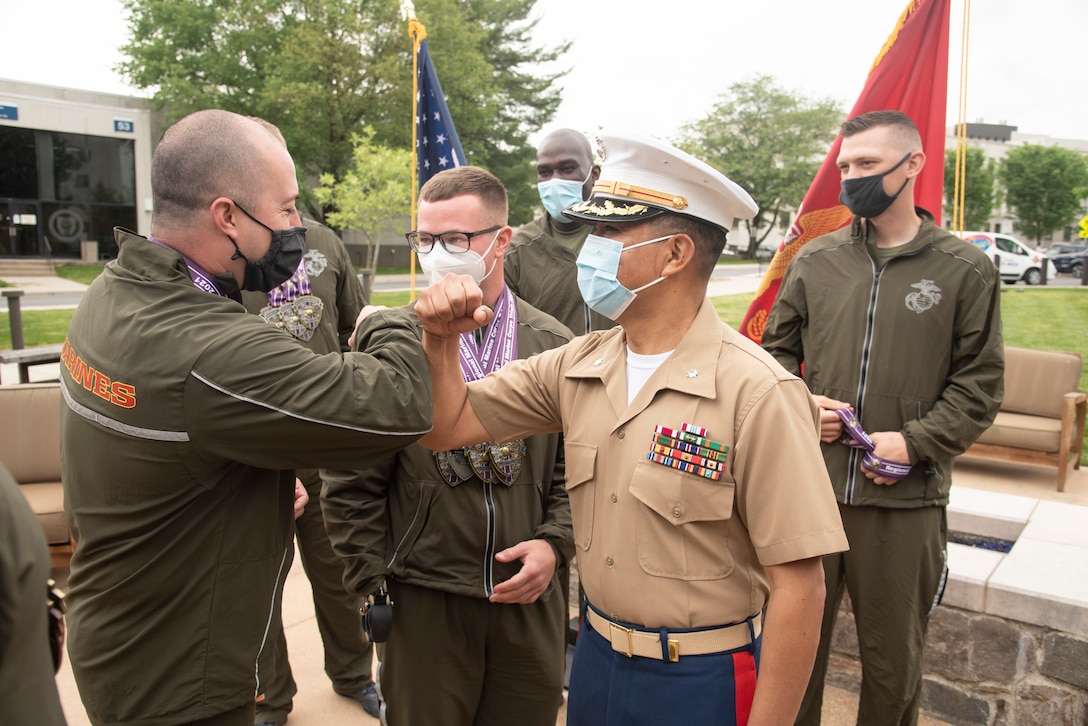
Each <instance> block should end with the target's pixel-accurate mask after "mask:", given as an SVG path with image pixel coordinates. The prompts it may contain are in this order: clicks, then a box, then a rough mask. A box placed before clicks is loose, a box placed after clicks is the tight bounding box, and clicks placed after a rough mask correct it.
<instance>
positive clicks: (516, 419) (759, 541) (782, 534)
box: [469, 301, 847, 628]
mask: <svg viewBox="0 0 1088 726" xmlns="http://www.w3.org/2000/svg"><path fill="white" fill-rule="evenodd" d="M469 396H470V400H471V403H472V406H473V409H474V410H475V412H476V415H477V417H478V418H479V419H480V421H482V422H485V426H486V427H487V429H488V432H489V433H490V434H491V435H492V437H494V438H495V439H496V440H507V439H512V438H517V437H521V436H526V435H528V434H531V433H535V432H540V431H558V430H561V431H563V434H564V439H565V449H566V460H567V489H568V491H569V494H570V506H571V514H572V517H573V520H574V538H575V546H576V553H575V554H576V564H577V565H578V571H579V576H580V578H581V583H582V586H583V587H584V588H585V591H586V596H587V598H588V599H589V601H590V602H591V603H593V605H594V606H596V607H597V608H599V609H601V610H602V611H603V612H605V613H606V614H608V615H610V616H611V617H613V618H615V619H618V620H623V621H627V622H630V623H635V624H639V625H642V626H645V627H650V628H657V627H667V628H699V627H712V626H717V625H724V624H728V623H735V622H740V621H742V620H744V619H745V618H747V617H750V616H752V615H754V614H756V613H758V612H759V611H760V610H761V609H762V608H763V607H764V605H765V603H766V601H767V597H768V594H769V585H768V580H767V576H766V573H765V570H764V567H765V566H768V565H778V564H783V563H787V562H792V561H796V560H801V559H806V558H810V557H818V556H821V555H825V554H830V553H833V552H840V551H843V550H845V549H846V548H847V542H846V536H845V534H844V533H843V530H842V522H841V520H840V518H839V513H838V508H837V505H836V503H835V497H834V494H833V492H832V489H831V483H830V481H829V480H828V476H827V472H826V470H825V468H824V466H823V458H822V456H821V454H820V446H819V436H818V428H817V408H816V405H815V403H814V402H813V401H812V399H811V397H810V396H809V393H808V390H807V389H806V387H805V384H804V383H803V382H802V381H801V380H800V379H797V378H795V377H794V376H792V375H790V374H789V373H787V372H786V371H785V370H784V369H783V368H782V367H781V366H779V365H778V364H777V363H776V362H775V361H774V360H773V359H772V358H771V357H770V356H769V355H768V354H767V353H765V352H764V351H762V350H761V349H760V348H759V347H758V346H757V345H756V344H754V343H753V342H751V341H749V340H748V339H747V338H744V337H743V336H741V335H740V334H739V333H737V332H736V331H735V330H733V329H732V328H730V327H728V326H727V325H725V324H724V323H722V322H721V321H720V320H719V318H718V316H717V313H716V312H715V310H714V307H713V305H712V304H711V303H710V302H709V301H705V302H704V303H703V305H702V307H701V309H700V310H699V313H698V315H697V316H696V318H695V320H694V321H693V322H692V325H691V327H690V329H689V330H688V331H687V333H686V334H685V336H684V338H683V340H682V341H681V342H680V344H679V346H677V348H676V350H675V351H674V352H673V354H672V355H671V356H670V357H669V358H668V359H667V360H666V361H665V362H664V363H663V364H662V365H661V367H660V368H659V369H658V370H657V371H656V372H655V373H654V374H653V375H652V376H651V378H650V379H649V381H647V383H646V385H645V386H644V387H643V389H642V390H641V391H640V392H639V393H638V394H637V395H636V396H635V398H634V401H633V402H632V403H631V405H628V404H627V390H626V336H625V335H624V332H623V330H622V328H614V329H612V330H608V331H603V332H596V333H590V334H587V335H585V336H582V337H580V338H576V339H575V340H573V341H572V342H571V343H570V344H568V345H565V346H563V347H562V348H558V349H555V350H551V351H546V352H544V353H542V354H540V355H538V356H534V357H533V358H530V359H528V360H519V361H514V362H512V363H510V364H509V365H507V366H506V367H504V368H503V369H502V370H501V371H498V372H497V373H494V374H492V375H490V376H488V377H486V378H484V379H482V380H479V381H475V382H473V383H471V384H470V385H469ZM684 423H688V424H693V425H696V426H701V427H704V428H706V430H707V431H706V437H707V438H709V439H711V440H713V441H716V442H720V443H722V444H725V445H727V446H728V447H729V449H728V454H727V456H726V459H725V470H724V472H723V476H722V477H721V479H720V480H719V481H712V480H710V479H707V478H705V477H702V476H699V475H697V474H694V473H689V472H685V471H680V470H677V469H674V468H670V467H667V466H665V465H663V464H659V463H657V462H654V461H651V460H649V459H648V458H647V454H648V453H649V452H650V450H651V448H652V446H653V437H654V427H655V426H657V425H662V426H666V427H669V428H671V429H679V428H680V427H681V425H682V424H684Z"/></svg>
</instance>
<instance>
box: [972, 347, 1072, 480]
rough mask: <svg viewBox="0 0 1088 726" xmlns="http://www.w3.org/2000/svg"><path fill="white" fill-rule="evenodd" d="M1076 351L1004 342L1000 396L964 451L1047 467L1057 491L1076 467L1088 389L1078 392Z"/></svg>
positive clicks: (979, 455) (974, 454) (973, 454)
mask: <svg viewBox="0 0 1088 726" xmlns="http://www.w3.org/2000/svg"><path fill="white" fill-rule="evenodd" d="M1081 365H1082V361H1081V357H1080V354H1079V353H1061V352H1056V351H1046V350H1030V349H1028V348H1015V347H1011V346H1006V347H1005V398H1004V400H1003V401H1002V403H1001V410H1000V411H999V412H998V414H997V418H996V419H995V420H994V424H993V426H991V427H990V428H989V429H988V430H987V431H986V432H985V433H983V434H982V436H981V437H979V439H978V441H976V442H975V444H974V445H973V446H971V448H969V449H968V450H967V451H966V453H965V454H964V456H978V457H985V458H990V459H1002V460H1005V461H1018V462H1023V463H1027V464H1041V465H1044V466H1053V467H1055V468H1056V469H1057V473H1058V491H1059V492H1061V491H1065V479H1066V476H1067V475H1068V473H1069V468H1070V465H1072V468H1074V469H1078V468H1080V458H1081V454H1082V449H1083V446H1084V417H1085V409H1086V408H1088V404H1086V400H1088V394H1085V393H1084V392H1081V391H1078V390H1077V389H1078V387H1079V385H1080V374H1081Z"/></svg>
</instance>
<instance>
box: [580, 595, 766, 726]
mask: <svg viewBox="0 0 1088 726" xmlns="http://www.w3.org/2000/svg"><path fill="white" fill-rule="evenodd" d="M583 607H584V606H583ZM761 643H762V640H761V638H756V641H755V643H753V644H752V645H750V646H746V647H744V648H739V649H737V650H732V651H727V652H723V653H712V654H709V655H689V656H681V657H680V660H679V661H678V662H676V663H672V662H669V661H661V660H654V659H652V658H639V657H637V656H636V657H633V658H628V657H627V656H625V655H624V654H622V653H617V652H616V651H614V650H612V645H611V643H609V642H608V641H607V640H606V639H605V638H603V637H602V636H601V635H599V634H598V633H597V631H595V630H593V629H592V628H591V627H589V626H588V625H587V624H586V622H585V618H583V619H582V626H581V628H580V629H579V631H578V642H577V644H576V645H575V648H574V662H573V663H572V665H571V673H570V691H569V694H568V698H567V726H644V725H645V726H650V725H651V724H652V725H653V726H659V725H660V724H668V723H676V724H685V726H702V725H703V724H706V725H709V724H714V726H744V724H746V723H748V715H749V713H750V712H751V709H752V700H753V698H754V696H755V690H756V671H757V669H758V667H759V649H760V645H761Z"/></svg>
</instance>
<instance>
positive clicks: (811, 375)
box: [762, 208, 1005, 507]
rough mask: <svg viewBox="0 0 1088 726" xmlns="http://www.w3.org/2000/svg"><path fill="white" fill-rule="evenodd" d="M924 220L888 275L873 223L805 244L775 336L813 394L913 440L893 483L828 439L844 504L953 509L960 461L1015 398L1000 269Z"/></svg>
mask: <svg viewBox="0 0 1088 726" xmlns="http://www.w3.org/2000/svg"><path fill="white" fill-rule="evenodd" d="M918 213H919V215H920V216H921V217H922V219H923V222H922V226H921V228H920V229H919V231H918V234H917V236H916V237H915V238H914V239H913V240H911V241H910V242H908V243H907V244H906V245H905V246H904V247H903V249H902V252H900V254H899V255H898V256H896V257H894V258H892V259H891V260H889V261H888V262H887V263H886V264H885V265H884V266H883V267H882V268H881V267H879V266H878V263H877V262H876V260H875V258H874V257H873V256H872V254H871V253H870V249H869V247H868V244H869V239H870V236H871V235H872V234H873V231H872V226H871V224H870V223H869V222H867V221H866V220H863V219H861V218H857V217H855V218H854V222H853V223H852V224H851V225H850V226H849V227H846V228H843V229H841V230H838V231H836V232H833V233H831V234H828V235H824V236H823V237H819V238H817V239H814V240H812V241H811V242H809V243H808V244H806V245H805V246H804V247H802V248H801V250H800V251H799V252H798V253H797V256H796V257H795V258H794V259H793V260H792V261H791V262H790V265H789V267H788V268H787V269H786V275H785V277H784V278H783V280H782V287H781V289H780V290H779V292H778V297H777V299H776V300H775V303H774V307H773V308H772V309H771V314H770V316H769V317H768V319H767V326H766V328H765V330H764V331H763V339H762V345H763V347H764V348H765V349H766V350H768V351H769V352H770V353H771V354H772V355H773V356H774V357H775V358H776V359H777V360H778V362H779V363H781V364H782V365H783V366H784V367H785V368H786V370H788V371H790V372H792V373H794V374H797V375H800V373H801V368H802V365H803V366H804V378H805V382H806V383H807V384H808V386H809V390H811V391H812V393H813V394H817V395H824V396H828V397H830V398H833V399H836V400H839V401H846V402H847V403H850V404H852V405H853V407H854V410H855V411H856V412H857V413H858V414H859V416H860V418H861V425H862V427H863V428H864V429H865V430H866V431H868V432H874V431H899V432H901V433H902V434H903V436H904V437H905V438H906V441H907V448H908V450H909V452H910V461H911V463H912V464H913V465H914V467H913V470H912V471H911V473H910V474H909V475H908V476H907V477H906V478H905V479H903V480H901V481H899V482H898V483H896V484H894V485H891V486H881V485H877V484H874V483H873V482H872V480H870V479H868V478H867V477H866V476H865V475H864V474H863V473H862V472H861V471H860V468H859V467H860V458H861V454H862V453H864V451H863V450H861V449H855V448H851V447H848V446H845V445H843V444H840V443H831V444H826V443H825V444H822V447H823V453H824V460H825V462H826V464H827V468H828V473H829V474H830V475H831V481H832V483H833V484H834V486H835V493H836V496H837V497H838V500H839V501H840V502H841V503H844V504H855V505H876V506H884V507H922V506H934V505H938V506H943V505H945V504H947V503H948V492H949V487H950V485H951V474H952V460H953V458H954V457H956V456H958V455H959V454H962V453H963V452H964V451H965V450H966V449H967V447H968V446H970V445H971V444H972V443H973V442H974V441H975V439H977V438H978V437H979V435H981V434H982V432H983V431H985V430H986V428H987V427H989V425H990V424H991V423H993V420H994V416H996V415H997V410H998V407H999V406H1000V404H1001V397H1002V395H1003V393H1004V368H1005V365H1004V346H1003V344H1002V338H1001V304H1000V278H999V277H998V275H997V271H996V270H995V269H994V264H993V262H992V261H991V260H990V259H989V258H988V257H987V256H986V255H985V254H983V253H982V252H981V251H980V250H979V249H977V248H976V247H974V246H972V245H969V244H967V243H966V242H963V241H962V240H960V239H959V238H957V237H955V236H953V235H951V234H949V233H948V232H945V231H944V230H942V229H941V228H939V227H937V226H936V225H935V224H934V223H933V216H932V215H931V214H929V213H928V212H926V211H925V210H923V209H920V208H919V209H918Z"/></svg>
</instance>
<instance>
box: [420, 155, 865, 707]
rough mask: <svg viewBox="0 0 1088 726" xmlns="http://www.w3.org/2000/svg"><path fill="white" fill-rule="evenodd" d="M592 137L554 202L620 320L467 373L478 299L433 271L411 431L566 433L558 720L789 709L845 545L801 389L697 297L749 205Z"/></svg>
mask: <svg viewBox="0 0 1088 726" xmlns="http://www.w3.org/2000/svg"><path fill="white" fill-rule="evenodd" d="M599 143H600V145H601V148H602V151H603V153H604V166H603V169H602V172H601V176H600V179H599V180H598V181H597V182H596V184H595V185H594V194H593V196H592V197H591V198H590V199H589V200H588V201H586V202H583V203H581V204H577V205H574V206H573V207H571V208H570V209H568V210H567V212H566V214H567V215H568V216H571V217H574V218H578V219H582V220H588V221H592V222H594V223H595V234H594V235H591V236H590V237H589V238H588V239H587V240H586V243H585V245H584V246H583V247H582V251H581V253H580V254H579V258H578V283H579V290H580V292H581V294H582V296H583V298H584V299H585V300H586V302H587V304H589V306H590V307H592V308H593V309H595V310H597V311H598V312H600V313H602V314H604V315H607V316H608V317H610V318H613V319H615V320H617V321H618V322H619V324H620V325H619V327H617V328H613V329H611V330H609V331H605V332H595V333H590V334H587V335H584V336H581V337H579V338H577V339H575V340H574V341H572V342H571V343H569V344H568V345H566V346H563V347H561V348H557V349H555V350H551V351H546V352H544V353H542V354H540V355H537V356H534V357H532V358H530V359H528V360H523V361H514V362H512V363H510V364H509V365H507V366H506V367H505V368H503V369H502V370H501V371H497V372H495V373H492V374H491V375H489V376H487V377H486V378H484V379H482V380H479V381H475V382H472V383H470V384H467V385H466V384H465V383H464V380H463V378H462V377H461V375H460V370H459V368H458V365H457V340H458V336H459V335H460V333H461V332H463V331H466V330H471V329H473V328H475V327H478V326H480V325H482V324H485V323H487V321H488V320H489V318H490V316H491V310H490V309H489V308H488V307H487V306H484V305H482V304H481V303H482V297H481V292H480V290H479V288H478V286H476V285H475V284H474V283H473V282H472V280H471V279H469V278H466V277H453V276H450V277H446V278H445V279H444V280H442V281H441V282H440V283H438V284H436V285H432V286H431V287H430V288H428V289H427V290H425V291H424V292H423V295H422V297H421V299H420V301H419V303H418V304H417V306H416V312H417V314H418V316H419V318H420V320H421V322H422V324H423V328H424V336H423V343H424V349H425V350H426V351H427V357H428V360H429V362H430V366H431V375H432V381H433V385H434V389H435V390H434V394H435V427H434V429H433V430H432V432H431V433H430V434H428V435H426V436H425V437H424V438H423V439H421V443H423V444H424V445H426V446H428V447H431V448H434V449H438V450H441V449H449V448H451V447H452V446H455V445H460V444H466V443H470V442H475V441H485V440H496V441H505V440H509V439H513V438H518V437H521V436H525V435H528V434H530V433H538V432H544V431H562V432H563V435H564V445H565V451H566V463H567V488H568V491H569V495H570V504H571V513H572V518H573V522H574V536H575V547H576V556H577V558H576V563H577V565H578V568H579V574H580V577H581V581H582V584H583V587H584V588H585V592H586V597H587V599H588V604H587V605H586V609H585V618H584V620H583V625H582V628H581V631H580V634H579V637H578V644H577V648H576V651H575V656H574V665H573V669H572V673H571V683H570V699H569V704H568V712H567V713H568V724H572V725H578V726H581V725H583V724H584V725H586V726H588V725H589V724H593V725H594V726H596V725H598V724H628V725H630V724H660V723H685V724H712V723H713V724H746V723H747V724H766V725H771V724H774V725H776V726H777V725H780V724H784V723H789V722H791V721H792V720H793V718H794V716H795V715H796V713H797V709H798V706H799V704H800V701H801V697H802V694H803V693H804V687H805V683H806V682H807V679H808V676H809V673H810V671H811V668H812V663H813V658H814V655H815V651H816V646H817V641H818V638H819V633H818V631H819V623H820V613H821V608H822V605H823V599H824V585H823V572H822V568H821V565H820V557H821V556H822V555H825V554H828V553H832V552H838V551H841V550H843V549H845V548H846V547H847V542H846V538H845V536H844V534H843V531H842V523H841V521H840V519H839V516H838V511H837V508H836V505H835V499H834V495H833V493H832V490H831V485H830V482H829V481H828V477H827V473H826V470H825V469H824V467H823V466H822V463H821V462H822V459H821V456H820V448H819V439H818V429H817V409H816V406H815V404H814V402H813V400H812V398H811V396H810V395H809V393H808V391H807V389H806V387H805V385H804V383H803V382H802V381H801V380H799V379H798V378H796V377H794V376H793V375H791V374H789V373H787V372H786V371H785V370H784V369H783V368H782V367H781V366H780V365H778V364H777V363H776V362H775V361H774V360H773V359H772V358H771V357H770V356H769V355H767V354H766V353H765V352H763V351H762V350H761V349H760V348H759V347H758V346H756V345H755V344H754V343H752V342H751V341H749V340H747V339H746V338H744V337H743V336H741V335H739V334H738V333H737V332H736V331H734V330H732V329H731V328H729V327H728V326H727V325H725V324H724V323H722V322H721V321H720V320H719V319H718V316H717V314H716V313H715V311H714V308H713V306H712V305H711V303H710V302H709V300H707V299H706V284H707V280H708V279H709V276H710V273H711V271H712V270H713V266H714V264H715V262H716V261H717V259H718V257H719V255H720V254H721V251H722V249H723V248H724V245H725V232H726V230H727V229H728V228H729V227H730V226H731V225H732V223H733V220H734V219H735V218H738V217H739V218H748V217H751V216H752V215H753V214H754V213H755V203H754V202H753V201H752V199H751V197H749V196H748V194H747V193H746V192H744V190H743V189H741V188H740V187H739V186H737V185H736V184H734V183H733V182H731V181H730V180H729V179H727V178H725V177H724V176H722V175H721V174H720V173H718V172H716V171H715V170H713V169H711V168H710V167H708V166H706V165H705V164H703V163H702V162H699V161H698V160H696V159H694V158H692V157H690V156H688V155H687V154H684V153H683V152H681V151H679V150H678V149H675V148H673V147H671V146H668V145H665V144H661V143H659V142H656V141H653V140H650V139H644V138H639V137H634V136H630V135H624V134H611V135H603V136H602V137H601V140H600V142H599ZM764 613H765V618H766V621H765V622H764ZM764 626H765V627H764ZM757 676H758V677H757Z"/></svg>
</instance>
